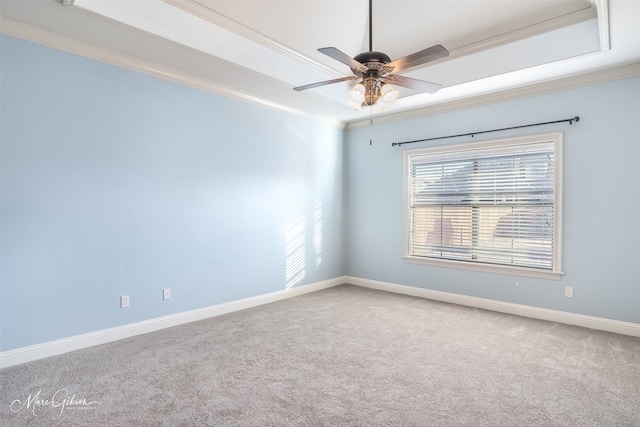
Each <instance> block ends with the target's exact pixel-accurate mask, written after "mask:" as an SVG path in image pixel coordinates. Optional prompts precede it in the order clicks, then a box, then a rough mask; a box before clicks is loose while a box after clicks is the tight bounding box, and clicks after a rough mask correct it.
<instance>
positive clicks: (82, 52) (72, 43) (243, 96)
mask: <svg viewBox="0 0 640 427" xmlns="http://www.w3.org/2000/svg"><path fill="white" fill-rule="evenodd" d="M0 32H2V33H4V34H7V35H9V36H13V37H17V38H20V39H23V40H27V41H30V42H34V43H37V44H41V45H43V46H47V47H51V48H54V49H58V50H62V51H64V52H68V53H72V54H75V55H79V56H82V57H85V58H89V59H94V60H96V61H100V62H104V63H107V64H111V65H115V66H117V67H121V68H126V69H128V70H132V71H136V72H139V73H143V74H147V75H150V76H153V77H158V78H161V79H164V80H169V81H172V82H175V83H179V84H183V85H186V86H191V87H194V88H196V89H200V90H204V91H207V92H212V93H215V94H217V95H222V96H225V97H228V98H232V99H236V100H239V101H244V102H248V103H250V104H254V105H258V106H261V107H265V108H269V109H272V110H277V111H280V112H284V113H289V114H294V115H297V116H302V117H306V118H310V119H314V120H318V121H321V122H323V123H325V124H328V125H330V126H333V127H337V128H340V129H343V128H344V122H342V121H340V120H333V119H329V118H325V117H319V116H317V115H313V114H310V113H307V112H305V111H303V110H300V109H296V108H292V107H290V106H287V105H284V104H281V103H278V102H274V101H271V100H269V99H266V98H262V97H258V96H255V95H252V94H250V93H247V92H243V91H241V90H238V89H236V88H233V87H230V86H227V85H223V84H220V83H218V82H215V81H213V80H209V79H205V78H203V77H199V76H195V75H193V74H190V73H186V72H184V71H180V70H177V69H175V68H172V67H167V66H165V65H160V64H157V63H155V62H151V61H146V60H144V59H141V58H137V57H134V56H131V55H127V54H124V53H120V52H116V51H114V50H111V49H107V48H104V47H101V46H98V45H95V44H91V43H87V42H84V41H81V40H78V39H74V38H72V37H68V36H64V35H61V34H57V33H54V32H51V31H47V30H45V29H42V28H39V27H35V26H33V25H29V24H25V23H24V22H20V21H16V20H14V19H11V18H7V17H6V16H1V17H0Z"/></svg>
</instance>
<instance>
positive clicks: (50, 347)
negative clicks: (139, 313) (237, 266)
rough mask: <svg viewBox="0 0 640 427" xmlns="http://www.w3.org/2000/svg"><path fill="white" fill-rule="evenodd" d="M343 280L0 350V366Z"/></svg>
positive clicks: (100, 342) (230, 310)
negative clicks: (13, 348) (0, 351)
mask: <svg viewBox="0 0 640 427" xmlns="http://www.w3.org/2000/svg"><path fill="white" fill-rule="evenodd" d="M343 283H346V279H345V278H344V277H336V278H334V279H329V280H324V281H321V282H316V283H312V284H309V285H304V286H300V287H296V288H291V289H285V290H282V291H277V292H272V293H269V294H264V295H258V296H255V297H250V298H244V299H241V300H236V301H231V302H227V303H224V304H217V305H213V306H210V307H204V308H199V309H196V310H189V311H185V312H182V313H176V314H172V315H169V316H163V317H158V318H155V319H149V320H144V321H142V322H136V323H131V324H128V325H123V326H118V327H115V328H109V329H103V330H100V331H96V332H89V333H87V334H82V335H76V336H73V337H68V338H63V339H59V340H55V341H49V342H45V343H42V344H36V345H31V346H28V347H21V348H17V349H15V350H8V351H3V352H2V353H0V368H7V367H9V366H14V365H19V364H21V363H26V362H31V361H34V360H38V359H43V358H45V357H51V356H56V355H58V354H63V353H67V352H70V351H74V350H80V349H83V348H87V347H92V346H94V345H99V344H105V343H108V342H112V341H117V340H121V339H124V338H129V337H132V336H135V335H141V334H146V333H149V332H153V331H157V330H160V329H164V328H170V327H173V326H178V325H182V324H185V323H189V322H195V321H198V320H203V319H207V318H209V317H215V316H220V315H223V314H227V313H232V312H234V311H239V310H244V309H247V308H251V307H256V306H259V305H263V304H269V303H271V302H275V301H280V300H283V299H287V298H292V297H295V296H298V295H303V294H306V293H309V292H315V291H319V290H322V289H327V288H331V287H333V286H337V285H341V284H343Z"/></svg>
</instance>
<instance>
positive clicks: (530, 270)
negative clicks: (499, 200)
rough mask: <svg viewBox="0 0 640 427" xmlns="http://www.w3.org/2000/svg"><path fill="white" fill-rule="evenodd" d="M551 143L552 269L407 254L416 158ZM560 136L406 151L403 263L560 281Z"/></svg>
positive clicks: (469, 154) (467, 156)
mask: <svg viewBox="0 0 640 427" xmlns="http://www.w3.org/2000/svg"><path fill="white" fill-rule="evenodd" d="M550 143H551V144H552V145H553V147H554V156H555V164H554V201H553V218H554V227H553V267H552V269H543V268H535V267H521V266H513V265H503V264H489V263H480V262H474V261H466V260H450V259H440V258H428V257H423V256H413V255H410V253H411V252H410V251H411V248H410V244H411V236H410V233H411V224H410V221H411V220H410V218H411V207H410V203H411V196H410V194H409V192H410V186H411V177H410V173H411V161H412V158H415V157H417V156H420V157H425V156H428V157H430V156H433V157H434V159H435V158H437V157H441V159H442V160H444V159H448V158H451V157H455V158H459V159H472V158H473V153H474V152H475V153H486V152H492V151H496V150H500V151H502V150H506V149H508V148H513V151H514V153H515V152H516V151H517V149H518V148H520V147H522V146H526V145H529V146H531V145H535V144H547V145H549V144H550ZM562 154H563V133H562V132H554V133H546V134H539V135H529V136H523V137H514V138H505V139H497V140H490V141H481V142H470V143H462V144H454V145H442V146H434V147H425V148H418V149H411V150H405V151H404V153H403V157H404V166H403V174H404V224H403V236H404V237H403V254H402V258H403V260H404V262H405V263H412V264H423V265H430V266H437V267H445V268H454V269H461V270H471V271H481V272H487V273H496V274H507V275H514V276H523V277H534V278H540V279H550V280H560V279H561V278H562V276H563V274H564V272H563V271H562V223H563V219H562V214H563V207H562V201H563V194H562V190H563V175H562V173H563V156H562Z"/></svg>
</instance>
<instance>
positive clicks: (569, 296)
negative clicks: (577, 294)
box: [564, 286, 573, 298]
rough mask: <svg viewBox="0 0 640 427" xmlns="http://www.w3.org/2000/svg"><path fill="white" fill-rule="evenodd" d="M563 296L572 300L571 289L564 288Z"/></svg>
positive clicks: (568, 287)
mask: <svg viewBox="0 0 640 427" xmlns="http://www.w3.org/2000/svg"><path fill="white" fill-rule="evenodd" d="M564 296H565V297H567V298H573V288H572V287H570V286H567V287H565V288H564Z"/></svg>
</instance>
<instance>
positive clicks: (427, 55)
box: [293, 0, 449, 110]
mask: <svg viewBox="0 0 640 427" xmlns="http://www.w3.org/2000/svg"><path fill="white" fill-rule="evenodd" d="M372 3H373V0H369V52H363V53H361V54H359V55H356V56H355V58H352V57H350V56H349V55H347V54H346V53H344V52H342V51H340V50H339V49H337V48H335V47H323V48H320V49H318V51H319V52H321V53H323V54H325V55H327V56H330V57H331V58H333V59H335V60H337V61H340V62H342V63H343V64H346V65H348V66H349V67H351V71H352V72H353V74H354V75H353V76H349V77H341V78H338V79H333V80H326V81H323V82H318V83H312V84H308V85H304V86H298V87H294V88H293V90H296V91H302V90H307V89H313V88H316V87H320V86H325V85H330V84H333V83H339V82H345V81H349V80H361V81H360V82H359V83H358V84H356V85H355V86H354V87H353V88H352V89H351V90H350V91H349V103H348V104H347V105H349V106H350V107H353V108H356V109H358V110H359V109H360V108H361V107H362V105H363V104H364V105H369V106H372V105H374V104H375V105H376V107H377V109H378V110H384V109H386V108H389V107H391V105H392V104H393V101H395V100H396V98H398V95H399V92H398V91H397V90H396V89H395V88H393V86H391V85H390V84H389V83H394V84H396V85H398V86H402V87H406V88H409V89H414V90H418V91H421V92H427V93H436V92H437V91H438V90H440V88H441V87H442V85H439V84H437V83H431V82H427V81H424V80H418V79H413V78H410V77H404V76H399V75H396V74H394V73H396V72H398V71H405V70H407V69H409V68H413V67H417V66H418V65H422V64H426V63H428V62H431V61H436V60H438V59H441V58H446V57H447V56H449V51H448V50H447V49H446V48H444V47H443V46H441V45H439V44H437V45H435V46H431V47H429V48H427V49H423V50H421V51H418V52H415V53H412V54H411V55H408V56H405V57H403V58H400V59H396V60H395V61H391V58H389V56H387V55H386V54H384V53H382V52H375V51H374V50H373V13H372V12H373V4H372Z"/></svg>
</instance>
